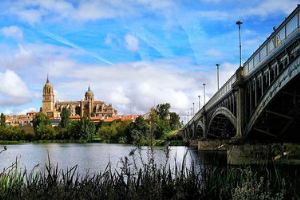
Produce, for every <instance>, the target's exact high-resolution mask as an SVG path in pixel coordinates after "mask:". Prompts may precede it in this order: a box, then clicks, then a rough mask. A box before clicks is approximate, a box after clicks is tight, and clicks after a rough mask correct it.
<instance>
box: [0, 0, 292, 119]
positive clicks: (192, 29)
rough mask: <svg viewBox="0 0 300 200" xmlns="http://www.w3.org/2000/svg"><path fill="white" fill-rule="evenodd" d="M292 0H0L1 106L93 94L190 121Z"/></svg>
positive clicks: (20, 110)
mask: <svg viewBox="0 0 300 200" xmlns="http://www.w3.org/2000/svg"><path fill="white" fill-rule="evenodd" d="M297 3H298V2H297V0H251V1H246V0H1V1H0V5H1V6H0V21H1V23H0V113H4V114H6V115H14V114H26V112H29V111H39V110H40V107H41V106H42V92H43V87H44V85H45V83H46V78H47V74H48V76H49V80H50V83H51V85H52V86H53V89H54V94H55V100H58V101H71V100H73V101H80V100H82V99H84V94H85V92H86V91H87V90H88V87H89V86H90V88H91V90H92V91H93V92H94V95H95V100H99V101H104V102H105V103H107V104H108V103H111V104H112V106H113V107H114V108H115V109H117V110H118V114H144V113H147V112H149V110H150V108H151V107H153V106H154V105H157V104H163V103H170V104H171V109H170V110H171V111H172V112H176V113H177V114H179V115H180V116H181V120H186V119H184V118H186V117H187V115H188V112H189V114H190V113H191V108H193V103H194V110H195V112H197V111H198V109H199V98H198V96H199V95H200V104H201V105H200V106H202V105H203V103H204V102H203V101H204V98H203V96H204V91H203V83H205V84H206V88H205V100H206V102H207V100H208V99H209V98H210V97H212V96H213V94H214V93H215V92H216V91H217V71H216V64H220V85H223V84H224V83H225V82H226V81H227V80H228V79H229V78H230V77H231V76H232V75H233V74H234V72H235V71H236V69H237V68H238V65H239V29H238V26H237V25H236V21H239V20H241V21H243V24H242V25H241V40H242V61H243V62H245V61H246V60H247V59H248V58H249V57H250V56H251V55H252V53H253V52H254V51H255V50H256V49H257V48H258V47H259V45H261V44H262V43H263V42H264V41H265V39H266V38H267V37H268V36H269V35H270V34H271V33H272V32H273V27H274V26H277V27H278V26H279V25H280V24H281V23H282V22H283V21H284V19H285V17H287V16H288V15H289V14H290V13H291V12H292V11H293V10H294V9H295V8H296V7H297Z"/></svg>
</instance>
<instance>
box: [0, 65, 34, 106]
mask: <svg viewBox="0 0 300 200" xmlns="http://www.w3.org/2000/svg"><path fill="white" fill-rule="evenodd" d="M0 80H1V84H0V97H1V98H0V107H5V106H14V105H23V104H26V103H29V102H31V93H30V91H29V90H28V87H27V85H26V83H25V82H24V81H22V79H21V78H20V77H19V76H18V75H17V74H16V73H14V72H13V71H9V70H7V71H6V72H5V73H0Z"/></svg>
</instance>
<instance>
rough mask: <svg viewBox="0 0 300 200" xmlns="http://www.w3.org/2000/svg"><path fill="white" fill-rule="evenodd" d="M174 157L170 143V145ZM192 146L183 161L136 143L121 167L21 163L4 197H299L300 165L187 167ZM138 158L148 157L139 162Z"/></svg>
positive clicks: (0, 193) (1, 190)
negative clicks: (161, 158)
mask: <svg viewBox="0 0 300 200" xmlns="http://www.w3.org/2000/svg"><path fill="white" fill-rule="evenodd" d="M165 153H166V158H167V159H168V158H169V149H168V148H166V150H165ZM187 155H188V152H187V153H186V154H185V156H184V159H183V161H182V164H181V165H177V164H176V161H175V165H174V166H173V167H171V165H170V164H169V163H168V161H166V162H165V163H164V164H163V165H161V166H158V165H157V164H156V163H155V152H154V151H153V149H152V148H150V147H149V149H148V156H147V159H146V160H143V159H142V156H141V149H139V148H136V149H133V150H132V151H131V152H130V153H129V155H128V156H126V157H124V158H122V159H121V160H120V163H121V167H120V168H118V169H112V167H111V165H110V163H108V165H107V167H106V169H105V170H104V171H103V172H100V173H98V174H89V173H88V172H87V173H86V175H84V176H82V175H79V174H78V173H77V166H74V167H71V168H69V169H67V170H59V167H58V166H57V165H56V166H54V165H53V164H51V161H50V158H49V157H48V163H47V164H46V165H45V166H44V167H41V166H36V167H35V168H34V169H33V170H31V171H27V170H26V169H25V170H22V171H21V170H19V169H18V160H16V162H15V164H14V165H12V166H10V167H9V168H6V169H4V170H3V172H2V173H1V174H0V199H131V200H134V199H292V198H294V199H299V191H298V190H297V189H298V188H299V186H300V180H299V174H298V172H297V171H294V172H293V173H288V172H286V171H284V170H282V169H281V167H280V166H275V165H274V166H272V168H270V166H267V165H261V166H256V167H253V166H239V167H235V168H233V167H228V166H227V167H219V166H212V165H203V166H202V167H199V166H196V164H195V163H193V162H192V164H191V166H190V167H186V164H185V163H186V160H187V158H186V157H187ZM137 162H140V163H142V165H138V164H137Z"/></svg>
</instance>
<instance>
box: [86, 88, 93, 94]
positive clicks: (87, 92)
mask: <svg viewBox="0 0 300 200" xmlns="http://www.w3.org/2000/svg"><path fill="white" fill-rule="evenodd" d="M88 94H94V93H93V92H92V91H91V88H90V86H89V88H88V91H86V92H85V95H88Z"/></svg>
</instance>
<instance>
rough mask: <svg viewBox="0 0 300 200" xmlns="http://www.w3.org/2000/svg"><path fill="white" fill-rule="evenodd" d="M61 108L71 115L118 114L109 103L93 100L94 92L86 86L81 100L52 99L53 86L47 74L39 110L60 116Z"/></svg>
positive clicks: (103, 115)
mask: <svg viewBox="0 0 300 200" xmlns="http://www.w3.org/2000/svg"><path fill="white" fill-rule="evenodd" d="M63 108H67V109H68V110H69V112H70V115H71V116H81V117H82V116H88V117H108V116H115V115H117V114H118V112H117V110H115V109H114V108H113V107H112V105H111V104H109V105H106V104H105V103H104V102H103V101H95V99H94V93H93V92H92V91H91V89H90V87H88V91H86V92H85V98H84V100H81V101H62V102H60V101H56V102H55V101H54V93H53V87H52V85H51V84H50V82H49V78H48V76H47V81H46V84H45V86H44V88H43V106H42V108H41V111H42V112H43V113H44V114H46V115H47V116H49V117H51V118H60V113H61V111H62V109H63Z"/></svg>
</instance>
